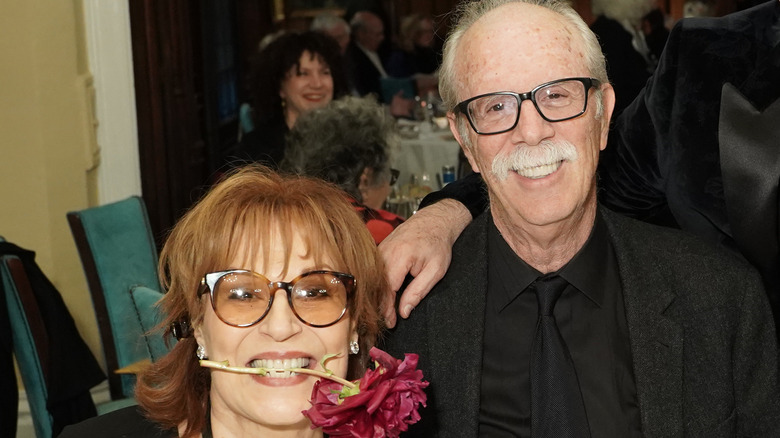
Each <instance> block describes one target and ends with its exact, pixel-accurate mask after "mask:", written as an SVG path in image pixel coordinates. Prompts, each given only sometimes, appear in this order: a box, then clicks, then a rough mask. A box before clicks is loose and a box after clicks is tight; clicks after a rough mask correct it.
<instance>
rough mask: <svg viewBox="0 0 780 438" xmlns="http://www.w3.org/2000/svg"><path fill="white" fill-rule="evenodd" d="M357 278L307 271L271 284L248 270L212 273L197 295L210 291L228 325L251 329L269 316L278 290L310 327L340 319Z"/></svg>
mask: <svg viewBox="0 0 780 438" xmlns="http://www.w3.org/2000/svg"><path fill="white" fill-rule="evenodd" d="M355 282H356V281H355V277H353V276H351V275H349V274H344V273H341V272H334V271H310V272H305V273H303V274H301V275H299V276H297V277H295V278H294V279H293V280H291V281H289V282H284V281H270V280H268V279H267V278H266V277H264V276H262V275H260V274H258V273H257V272H253V271H248V270H245V269H231V270H228V271H220V272H211V273H208V274H206V275H205V276H204V277H203V279H202V280H201V285H200V290H199V291H198V296H201V295H203V294H205V293H206V292H208V293H209V294H210V295H211V307H212V308H213V309H214V313H216V314H217V317H218V318H219V319H220V320H222V322H224V323H225V324H227V325H231V326H234V327H249V326H252V325H255V324H257V323H258V322H260V321H261V320H262V319H263V318H265V316H266V315H267V314H268V311H269V310H270V309H271V305H273V302H274V296H275V295H276V292H277V291H278V290H279V289H283V290H284V291H285V292H287V302H288V303H289V304H290V308H291V309H292V311H293V314H295V316H296V317H297V318H298V319H299V320H300V321H301V322H303V323H304V324H306V325H309V326H311V327H328V326H331V325H333V324H335V323H337V322H339V321H340V320H341V318H342V317H343V316H344V314H345V313H346V312H347V305H348V303H349V301H350V299H351V297H352V294H353V293H354V290H355Z"/></svg>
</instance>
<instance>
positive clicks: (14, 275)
mask: <svg viewBox="0 0 780 438" xmlns="http://www.w3.org/2000/svg"><path fill="white" fill-rule="evenodd" d="M0 276H1V277H2V279H3V289H4V290H5V297H4V298H1V299H5V300H6V303H7V304H8V319H9V322H10V323H11V333H12V337H13V343H14V354H15V355H16V361H17V363H18V364H19V373H20V374H21V376H22V381H23V382H24V388H25V390H26V392H27V401H28V402H29V404H30V413H31V414H32V418H33V426H34V427H35V435H36V436H38V437H47V438H48V437H51V436H52V428H53V422H54V420H53V418H52V416H51V414H50V413H49V410H48V409H47V408H46V401H47V400H48V394H47V390H46V388H47V380H48V378H49V370H48V369H46V367H47V366H48V365H47V364H48V363H49V361H48V348H47V345H48V335H47V334H46V328H45V326H44V323H43V318H42V317H41V312H40V309H39V308H38V302H37V300H36V299H35V296H34V295H33V292H32V287H31V286H30V281H29V279H28V278H27V274H26V273H25V272H24V265H23V264H22V261H21V260H20V259H19V258H18V257H16V256H11V255H6V256H2V257H0ZM0 317H2V316H0Z"/></svg>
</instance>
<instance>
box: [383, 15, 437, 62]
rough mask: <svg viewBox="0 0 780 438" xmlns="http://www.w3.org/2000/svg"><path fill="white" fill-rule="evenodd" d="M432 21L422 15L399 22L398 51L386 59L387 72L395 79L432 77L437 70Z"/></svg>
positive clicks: (410, 16)
mask: <svg viewBox="0 0 780 438" xmlns="http://www.w3.org/2000/svg"><path fill="white" fill-rule="evenodd" d="M434 36H435V32H434V28H433V20H431V19H430V17H426V16H425V15H422V14H412V15H409V16H406V17H404V18H403V19H402V20H401V29H400V32H399V35H398V50H396V51H394V52H393V53H391V54H390V56H389V57H388V59H387V72H388V74H390V75H391V76H395V77H409V76H414V75H417V74H427V75H432V74H434V73H436V69H437V68H439V59H438V56H437V54H436V50H435V49H434V47H433V43H434Z"/></svg>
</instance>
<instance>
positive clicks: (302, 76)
mask: <svg viewBox="0 0 780 438" xmlns="http://www.w3.org/2000/svg"><path fill="white" fill-rule="evenodd" d="M342 62H343V61H342V59H341V55H340V52H339V47H338V44H337V43H336V41H335V40H333V39H332V38H330V37H328V36H326V35H323V34H321V33H318V32H301V33H283V34H281V35H279V36H277V37H276V38H274V39H273V40H272V41H271V42H270V43H268V44H267V45H266V46H265V47H263V48H262V49H261V50H260V52H258V54H257V56H256V58H255V59H254V60H253V74H252V91H253V93H252V94H253V102H252V109H253V113H254V115H253V119H254V120H253V121H254V129H253V130H252V131H251V132H249V133H247V134H245V135H244V136H243V138H242V139H241V142H240V143H238V144H237V145H236V147H234V148H231V149H230V150H229V151H228V152H227V154H226V158H227V161H228V164H229V166H231V167H232V166H236V165H240V164H246V163H249V162H260V163H262V164H265V165H267V166H270V167H272V168H277V167H278V166H279V163H281V161H282V159H283V158H284V150H285V136H286V135H287V133H288V132H289V131H290V129H291V128H292V127H293V125H295V122H296V120H297V119H298V116H300V115H301V114H303V113H305V112H307V111H310V110H312V109H314V108H321V107H323V106H325V105H327V104H328V103H329V102H330V101H331V100H333V99H334V98H338V97H340V96H342V95H344V94H346V93H347V91H348V86H347V80H346V76H345V73H344V67H343V65H342Z"/></svg>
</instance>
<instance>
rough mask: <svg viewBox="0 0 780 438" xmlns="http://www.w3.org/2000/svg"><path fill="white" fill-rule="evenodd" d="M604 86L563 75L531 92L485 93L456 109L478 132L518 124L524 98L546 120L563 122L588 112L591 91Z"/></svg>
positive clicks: (494, 131) (498, 131) (502, 129)
mask: <svg viewBox="0 0 780 438" xmlns="http://www.w3.org/2000/svg"><path fill="white" fill-rule="evenodd" d="M600 85H601V81H599V80H598V79H595V78H563V79H558V80H555V81H551V82H546V83H544V84H542V85H539V86H538V87H536V88H534V89H533V90H531V91H529V92H527V93H515V92H512V91H499V92H495V93H487V94H481V95H479V96H475V97H472V98H470V99H466V100H464V101H463V102H461V103H459V104H457V105H456V106H455V109H456V110H457V111H459V112H461V113H463V114H465V115H466V118H467V119H468V121H469V124H470V125H471V127H472V128H473V129H474V132H476V133H477V134H482V135H492V134H501V133H502V132H507V131H511V130H512V129H514V128H515V126H517V121H518V120H520V106H521V105H522V104H523V101H524V100H530V101H531V102H533V104H534V107H536V111H537V112H539V115H540V116H542V118H543V119H544V120H547V121H548V122H562V121H564V120H569V119H573V118H575V117H578V116H580V115H582V114H584V113H585V111H586V110H587V109H588V91H589V90H590V89H591V88H594V87H599V86H600Z"/></svg>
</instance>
